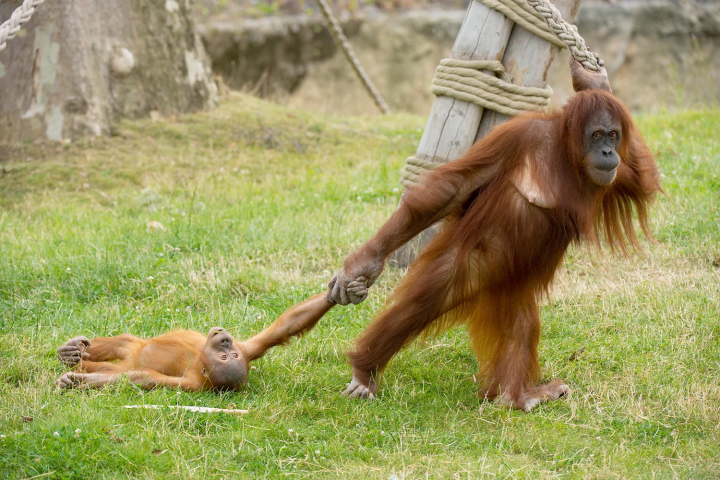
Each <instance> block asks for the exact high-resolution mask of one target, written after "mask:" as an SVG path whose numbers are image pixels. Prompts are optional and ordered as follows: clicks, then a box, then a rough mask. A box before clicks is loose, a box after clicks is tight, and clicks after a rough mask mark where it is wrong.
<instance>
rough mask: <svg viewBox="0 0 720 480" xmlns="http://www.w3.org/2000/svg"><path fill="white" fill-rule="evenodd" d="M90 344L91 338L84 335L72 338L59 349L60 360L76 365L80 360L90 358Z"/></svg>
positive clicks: (69, 364) (71, 365)
mask: <svg viewBox="0 0 720 480" xmlns="http://www.w3.org/2000/svg"><path fill="white" fill-rule="evenodd" d="M89 346H90V340H88V339H87V338H86V337H83V336H82V335H81V336H79V337H75V338H71V339H70V340H68V341H67V342H65V344H64V345H62V346H60V347H59V348H58V349H57V357H58V360H60V362H61V363H63V364H65V365H67V366H69V367H74V366H75V365H77V364H78V363H80V360H90V353H88V352H87V351H86V350H87V347H89Z"/></svg>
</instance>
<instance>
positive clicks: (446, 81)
mask: <svg viewBox="0 0 720 480" xmlns="http://www.w3.org/2000/svg"><path fill="white" fill-rule="evenodd" d="M478 1H479V2H482V3H483V4H484V5H486V6H487V7H488V8H492V9H494V10H497V11H498V12H500V13H502V14H503V15H505V16H506V17H507V18H508V19H510V20H512V21H513V22H515V23H516V24H518V25H520V26H521V27H523V28H524V29H526V30H528V31H529V32H531V33H533V34H535V35H536V36H538V37H540V38H542V39H544V40H547V41H548V42H550V43H552V44H553V45H557V46H558V47H561V48H567V49H568V50H569V51H570V54H571V55H572V56H573V58H575V60H577V61H578V62H580V63H581V64H582V65H583V66H584V67H585V68H586V69H588V70H591V71H595V72H596V71H599V70H600V68H601V67H600V66H599V65H598V59H597V58H596V57H595V55H594V54H593V53H592V52H590V50H589V49H588V48H587V47H586V46H585V40H583V38H582V37H581V36H580V34H578V32H577V28H576V27H575V26H574V25H571V24H569V23H567V22H566V21H565V20H563V19H562V16H561V15H560V12H559V11H558V10H557V9H556V8H555V6H554V5H553V4H552V3H550V2H549V0H478ZM481 70H485V71H491V72H493V73H494V74H495V75H494V76H493V75H489V74H487V73H484V72H482V71H481ZM430 91H431V92H432V93H433V94H435V95H444V96H447V97H451V98H454V99H456V100H462V101H465V102H468V103H473V104H475V105H478V106H480V107H482V108H487V109H490V110H493V111H496V112H498V113H501V114H503V115H507V116H509V117H513V116H516V115H519V114H521V113H523V112H528V111H530V112H537V111H543V110H546V109H547V107H548V106H549V105H550V97H551V96H552V89H551V88H550V87H549V86H547V87H545V88H537V87H524V86H521V85H515V84H513V83H511V82H510V79H509V78H508V77H507V75H506V74H505V67H503V65H502V63H500V62H498V61H496V60H470V61H468V60H457V59H451V58H446V59H444V60H441V61H440V65H438V67H437V69H436V70H435V78H434V79H433V83H432V87H431V89H430ZM443 163H444V162H442V161H434V160H429V159H425V158H417V157H410V158H408V159H407V160H406V161H405V166H404V167H403V170H402V172H401V175H400V183H401V184H402V185H403V186H405V187H407V186H410V185H412V184H414V183H417V182H418V181H419V179H420V177H422V176H423V175H424V174H425V173H427V172H428V171H429V170H432V169H433V168H435V167H437V166H438V165H442V164H443Z"/></svg>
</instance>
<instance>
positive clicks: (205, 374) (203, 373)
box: [200, 367, 208, 378]
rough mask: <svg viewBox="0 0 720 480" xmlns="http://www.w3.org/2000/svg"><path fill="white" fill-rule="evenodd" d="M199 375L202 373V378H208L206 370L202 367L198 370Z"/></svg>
mask: <svg viewBox="0 0 720 480" xmlns="http://www.w3.org/2000/svg"><path fill="white" fill-rule="evenodd" d="M200 373H202V376H203V377H205V378H208V371H207V368H205V367H202V369H200Z"/></svg>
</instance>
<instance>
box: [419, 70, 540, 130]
mask: <svg viewBox="0 0 720 480" xmlns="http://www.w3.org/2000/svg"><path fill="white" fill-rule="evenodd" d="M480 70H491V71H493V72H495V74H499V75H500V78H497V77H494V76H492V75H488V74H487V73H483V72H481V71H480ZM430 91H431V92H432V93H434V94H435V95H444V96H446V97H452V98H455V99H457V100H463V101H465V102H469V103H473V104H475V105H478V106H480V107H483V108H488V109H490V110H494V111H496V112H499V113H502V114H503V115H507V116H509V117H514V116H516V115H519V114H521V113H523V112H540V111H544V110H546V109H547V107H548V106H549V105H550V97H551V96H552V89H551V88H550V87H545V88H537V87H524V86H522V85H515V84H513V83H510V82H509V81H507V76H506V75H505V68H504V67H503V65H502V63H500V62H498V61H497V60H474V61H473V60H471V61H467V60H456V59H450V58H446V59H444V60H441V61H440V65H439V66H438V67H437V69H436V70H435V78H434V79H433V84H432V88H431V89H430Z"/></svg>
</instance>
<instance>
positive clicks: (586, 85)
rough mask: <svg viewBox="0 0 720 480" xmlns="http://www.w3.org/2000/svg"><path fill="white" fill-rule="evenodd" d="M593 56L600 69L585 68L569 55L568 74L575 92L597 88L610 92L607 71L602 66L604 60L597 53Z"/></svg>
mask: <svg viewBox="0 0 720 480" xmlns="http://www.w3.org/2000/svg"><path fill="white" fill-rule="evenodd" d="M595 58H597V59H598V65H600V71H598V72H592V71H590V70H587V69H586V68H585V67H583V66H582V64H581V63H580V62H578V61H577V60H575V59H574V58H573V56H572V55H570V76H571V77H572V84H573V90H575V91H576V92H581V91H583V90H593V89H599V90H605V91H606V92H609V93H612V89H611V88H610V81H609V80H608V77H607V71H606V70H605V68H604V67H603V64H604V62H603V61H602V60H600V58H599V57H598V55H597V54H595Z"/></svg>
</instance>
